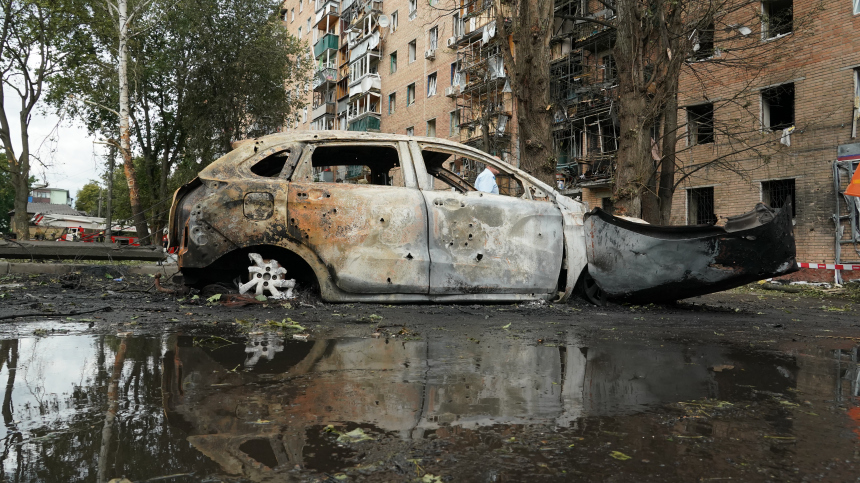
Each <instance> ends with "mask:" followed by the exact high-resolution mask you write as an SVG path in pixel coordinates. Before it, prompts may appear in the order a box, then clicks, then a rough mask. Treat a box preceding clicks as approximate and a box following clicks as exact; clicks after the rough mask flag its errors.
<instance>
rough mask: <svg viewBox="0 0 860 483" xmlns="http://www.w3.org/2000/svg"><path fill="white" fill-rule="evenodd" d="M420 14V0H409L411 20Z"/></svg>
mask: <svg viewBox="0 0 860 483" xmlns="http://www.w3.org/2000/svg"><path fill="white" fill-rule="evenodd" d="M417 15H418V0H409V20H414V19H415V17H416V16H417Z"/></svg>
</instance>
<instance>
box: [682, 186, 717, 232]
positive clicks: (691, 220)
mask: <svg viewBox="0 0 860 483" xmlns="http://www.w3.org/2000/svg"><path fill="white" fill-rule="evenodd" d="M716 222H717V215H716V214H715V213H714V188H713V187H708V188H692V189H688V190H687V224H688V225H713V224H714V223H716Z"/></svg>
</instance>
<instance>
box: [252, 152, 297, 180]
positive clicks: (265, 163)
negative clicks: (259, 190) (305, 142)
mask: <svg viewBox="0 0 860 483" xmlns="http://www.w3.org/2000/svg"><path fill="white" fill-rule="evenodd" d="M291 152H292V150H291V149H286V150H284V151H280V152H277V153H275V154H273V155H271V156H267V157H265V158H263V159H261V160H259V161H257V163H255V164H254V165H253V166H251V172H252V173H254V174H256V175H257V176H263V177H264V178H277V177H278V176H279V175H280V174H281V171H283V170H284V166H285V165H286V164H287V160H288V159H290V153H291Z"/></svg>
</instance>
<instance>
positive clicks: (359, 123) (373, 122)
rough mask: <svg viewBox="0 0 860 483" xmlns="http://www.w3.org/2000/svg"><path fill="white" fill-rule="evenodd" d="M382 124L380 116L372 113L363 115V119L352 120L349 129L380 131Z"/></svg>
mask: <svg viewBox="0 0 860 483" xmlns="http://www.w3.org/2000/svg"><path fill="white" fill-rule="evenodd" d="M380 124H381V121H380V120H379V118H378V117H376V116H373V115H370V116H365V117H362V118H361V119H357V120H355V121H350V123H349V130H350V131H372V132H379V126H380Z"/></svg>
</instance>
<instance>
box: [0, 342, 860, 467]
mask: <svg viewBox="0 0 860 483" xmlns="http://www.w3.org/2000/svg"><path fill="white" fill-rule="evenodd" d="M0 381H6V386H5V392H4V398H3V406H2V413H3V418H4V424H5V433H4V434H3V439H2V452H3V453H2V456H0V465H2V470H1V471H0V474H2V475H3V479H4V480H9V481H108V480H110V479H111V478H117V477H128V478H130V479H131V480H133V481H141V480H146V479H149V478H158V477H161V476H165V475H176V474H183V475H185V479H186V481H187V480H192V481H195V480H201V479H205V478H209V477H212V476H213V475H214V476H217V475H225V474H226V475H236V476H240V477H242V478H248V479H251V480H255V481H262V480H266V479H271V478H275V479H278V480H280V479H282V478H284V477H285V475H286V474H287V473H289V472H290V471H294V469H295V468H299V469H308V470H310V471H317V472H325V473H329V474H334V473H337V472H339V471H357V472H361V471H374V470H372V469H368V468H374V467H375V468H377V469H383V468H388V469H386V471H389V470H390V471H393V472H394V473H392V474H388V475H387V477H386V478H387V479H391V480H394V481H405V480H409V479H411V478H412V477H414V476H415V473H414V472H415V471H418V472H419V473H420V471H422V470H423V471H431V470H433V467H434V466H433V465H436V470H433V471H437V472H438V471H442V470H441V469H440V468H457V470H456V471H458V472H459V473H457V474H458V476H460V477H459V478H457V479H458V480H464V481H471V480H485V481H506V479H507V481H517V480H520V479H523V478H528V477H529V476H530V475H537V474H540V475H543V476H545V477H554V479H559V480H566V479H567V478H568V477H569V476H570V475H572V474H577V472H584V473H583V474H589V475H600V474H601V472H602V471H605V472H606V475H614V476H613V477H616V476H618V475H622V474H626V475H627V476H629V477H630V478H632V479H633V480H641V479H645V480H648V479H653V477H654V475H656V474H659V475H661V476H665V474H666V473H665V471H669V470H666V469H665V467H661V468H664V469H661V470H659V471H658V472H657V473H653V471H654V470H653V468H652V469H651V470H647V471H652V473H648V472H647V471H646V472H645V473H641V474H640V473H636V471H638V470H634V469H633V468H636V467H634V466H632V465H628V466H624V467H618V466H613V465H614V464H616V463H617V461H616V460H614V459H611V458H610V457H609V456H608V455H609V454H610V453H611V451H615V450H617V451H620V452H621V453H622V454H631V455H634V456H635V458H637V461H640V465H641V464H642V463H641V462H643V461H644V462H648V461H650V462H653V464H652V467H654V466H655V465H656V464H665V465H668V466H672V465H676V464H677V462H678V461H681V460H682V459H684V458H688V460H687V462H686V463H685V465H686V466H685V468H686V469H685V470H684V472H682V471H680V470H677V471H676V470H671V471H670V473H671V474H672V475H673V476H672V478H668V479H679V480H686V481H689V480H695V479H698V478H700V477H701V475H702V474H708V472H715V474H717V473H719V472H720V471H723V472H725V474H726V475H729V476H733V477H735V478H737V479H758V478H756V477H754V476H756V475H759V473H760V472H761V471H764V473H761V474H764V475H766V476H767V478H776V477H777V476H779V475H778V474H776V476H775V474H771V473H768V472H777V473H779V472H780V471H784V472H788V473H787V474H793V473H791V471H795V470H792V469H791V468H795V469H796V468H805V469H807V470H809V471H812V470H815V471H819V470H821V471H825V470H827V471H830V468H831V467H830V466H827V465H826V463H827V461H828V460H830V459H832V458H843V457H844V458H845V459H846V461H847V459H851V458H854V456H853V454H854V448H855V447H856V441H857V438H858V435H860V411H858V410H857V409H855V408H854V407H853V405H854V403H855V401H856V397H857V396H858V394H860V371H858V350H857V347H854V346H841V347H837V348H833V347H827V348H824V347H801V346H799V345H798V346H786V347H785V348H784V351H783V352H753V351H749V350H742V349H738V348H734V347H730V346H709V345H691V344H680V343H679V344H671V343H662V344H660V343H648V342H647V341H643V342H639V343H625V342H612V341H600V342H596V343H592V344H590V345H588V346H585V345H584V344H582V343H581V342H580V341H579V340H578V339H576V338H573V337H571V338H570V339H569V340H567V341H566V343H564V344H562V345H560V346H553V347H548V346H543V345H534V344H533V343H528V342H524V341H521V340H515V339H496V340H495V341H490V342H486V341H481V342H477V341H474V340H466V339H465V338H462V337H458V336H456V335H451V336H448V337H444V338H438V339H433V340H430V341H425V340H413V341H402V340H393V339H392V340H386V339H332V340H317V341H293V340H284V338H283V337H277V336H274V335H271V334H257V335H252V336H249V337H248V338H247V339H235V340H227V339H224V338H220V337H211V338H210V337H190V336H183V335H167V336H164V337H162V338H140V337H127V338H120V337H107V336H101V337H92V336H81V335H76V336H65V337H51V338H26V339H19V340H5V341H0ZM703 398H709V401H711V402H710V403H704V404H703V405H696V404H690V403H691V402H695V401H701V400H702V399H703ZM714 401H716V402H714ZM678 402H684V403H685V404H673V403H678ZM729 403H735V404H734V405H732V404H729ZM819 405H820V406H819ZM839 405H843V406H844V409H845V410H846V411H842V410H841V409H838V408H839ZM721 408H731V409H725V410H724V409H721ZM742 408H750V409H742ZM827 408H830V409H827ZM720 411H723V412H720ZM727 411H731V412H727ZM828 411H829V412H828ZM715 415H716V416H715ZM853 421H857V423H854V422H853ZM329 425H332V426H333V427H328V426H329ZM327 427H328V428H327ZM356 428H361V430H362V431H363V432H364V434H369V435H370V436H371V437H372V438H373V441H368V442H364V443H361V444H352V443H350V440H349V439H348V438H347V439H343V438H344V437H345V436H343V434H344V433H347V432H348V431H351V430H354V429H356ZM338 435H341V437H338ZM515 444H522V446H517V447H516V448H514V446H513V445H515ZM530 445H531V446H530ZM696 445H700V446H696ZM701 445H705V446H701ZM707 445H710V446H707ZM573 451H578V452H579V453H573ZM717 454H718V455H719V456H716V455H717ZM422 458H423V459H422ZM419 461H420V464H419ZM761 461H765V462H766V464H764V463H763V464H762V465H763V467H764V468H765V469H764V470H762V469H761V467H755V466H754V464H756V463H758V462H761ZM822 462H824V463H822ZM649 464H651V463H649ZM821 465H825V466H826V468H825V469H821V468H823V467H821ZM419 468H420V469H419ZM750 468H756V470H755V471H759V473H752V476H753V478H750V473H744V471H747V470H749V469H750ZM835 468H838V466H836V467H835ZM845 468H847V469H846V471H848V470H849V469H850V467H847V466H846V467H845ZM452 471H453V470H452ZM643 471H645V470H643ZM750 471H751V470H750ZM625 472H627V473H625ZM825 472H826V471H825ZM289 474H290V475H292V476H293V477H295V476H296V475H299V476H301V473H289ZM719 474H723V473H719ZM392 475H393V476H392ZM648 475H651V478H649V477H648ZM353 476H354V475H353ZM376 476H379V475H376ZM419 476H420V475H419ZM379 478H380V479H386V478H382V477H379ZM607 478H610V477H609V476H607ZM767 478H764V479H767ZM371 479H373V478H371ZM550 479H553V478H550ZM594 479H596V480H599V479H601V478H600V477H598V476H595V478H594ZM777 479H778V478H777Z"/></svg>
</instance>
